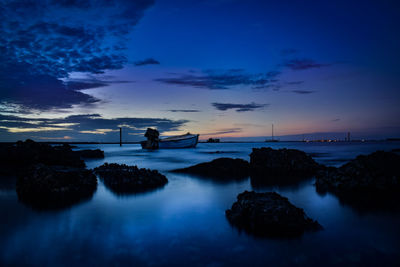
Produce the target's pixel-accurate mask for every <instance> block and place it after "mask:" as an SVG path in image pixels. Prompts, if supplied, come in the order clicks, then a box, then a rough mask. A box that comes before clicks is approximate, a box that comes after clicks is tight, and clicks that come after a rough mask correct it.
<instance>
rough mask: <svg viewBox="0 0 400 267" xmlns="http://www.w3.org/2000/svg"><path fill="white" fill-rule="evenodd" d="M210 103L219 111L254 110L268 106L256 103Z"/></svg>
mask: <svg viewBox="0 0 400 267" xmlns="http://www.w3.org/2000/svg"><path fill="white" fill-rule="evenodd" d="M211 105H213V106H214V107H215V108H216V109H218V110H221V111H226V110H229V109H236V111H237V112H245V111H254V110H257V109H262V108H264V107H268V106H269V104H256V103H250V104H232V103H211Z"/></svg>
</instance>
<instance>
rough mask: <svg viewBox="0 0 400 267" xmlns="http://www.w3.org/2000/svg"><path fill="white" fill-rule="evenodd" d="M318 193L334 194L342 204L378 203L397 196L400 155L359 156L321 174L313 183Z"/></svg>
mask: <svg viewBox="0 0 400 267" xmlns="http://www.w3.org/2000/svg"><path fill="white" fill-rule="evenodd" d="M315 185H316V188H317V191H318V192H320V193H324V192H328V191H329V192H333V193H335V194H337V195H338V196H340V197H342V199H343V200H347V201H352V200H355V201H356V200H357V199H358V200H361V199H364V200H368V199H371V200H372V201H373V202H378V201H379V200H382V199H384V198H387V197H391V196H395V195H398V193H400V155H397V154H396V153H393V152H384V151H377V152H374V153H372V154H370V155H360V156H358V157H357V158H355V159H354V160H351V161H350V162H348V163H346V164H344V165H343V166H341V167H340V168H334V167H329V168H326V169H324V170H322V171H320V172H319V173H318V175H317V179H316V183H315Z"/></svg>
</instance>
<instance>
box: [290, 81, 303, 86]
mask: <svg viewBox="0 0 400 267" xmlns="http://www.w3.org/2000/svg"><path fill="white" fill-rule="evenodd" d="M303 83H304V81H294V82H286V84H288V85H300V84H303Z"/></svg>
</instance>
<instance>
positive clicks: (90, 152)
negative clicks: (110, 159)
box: [75, 149, 104, 159]
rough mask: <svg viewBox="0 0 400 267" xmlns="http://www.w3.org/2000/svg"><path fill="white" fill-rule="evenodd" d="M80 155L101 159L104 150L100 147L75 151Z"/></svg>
mask: <svg viewBox="0 0 400 267" xmlns="http://www.w3.org/2000/svg"><path fill="white" fill-rule="evenodd" d="M75 153H77V154H78V155H79V156H80V157H82V158H88V159H103V158H104V151H102V150H100V149H94V150H92V149H85V150H78V151H75Z"/></svg>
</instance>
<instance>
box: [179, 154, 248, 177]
mask: <svg viewBox="0 0 400 267" xmlns="http://www.w3.org/2000/svg"><path fill="white" fill-rule="evenodd" d="M249 167H250V165H249V163H248V162H247V161H245V160H243V159H232V158H218V159H214V160H213V161H210V162H204V163H200V164H197V165H194V166H190V167H187V168H183V169H177V170H173V172H181V173H191V174H196V175H200V176H208V177H214V178H221V179H228V178H242V177H247V176H249Z"/></svg>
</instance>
